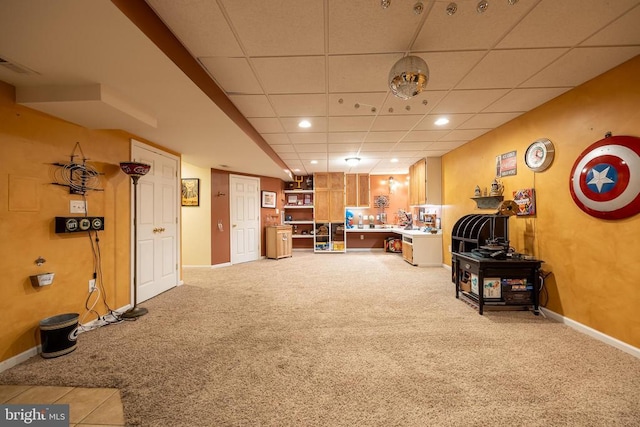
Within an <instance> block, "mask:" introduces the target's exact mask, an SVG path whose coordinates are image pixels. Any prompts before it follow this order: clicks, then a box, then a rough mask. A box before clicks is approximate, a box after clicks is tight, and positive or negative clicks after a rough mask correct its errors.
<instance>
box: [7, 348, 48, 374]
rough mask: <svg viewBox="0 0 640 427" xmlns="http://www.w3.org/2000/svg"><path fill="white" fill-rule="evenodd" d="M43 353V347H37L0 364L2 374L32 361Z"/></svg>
mask: <svg viewBox="0 0 640 427" xmlns="http://www.w3.org/2000/svg"><path fill="white" fill-rule="evenodd" d="M41 351H42V347H41V346H40V345H37V346H35V347H31V348H30V349H29V350H27V351H23V352H22V353H20V354H18V355H16V356H13V357H11V358H9V359H7V360H3V361H2V362H0V372H3V371H6V370H7V369H11V368H13V367H14V366H18V365H19V364H21V363H22V362H24V361H26V360H29V359H31V358H32V357H33V356H37V355H38V354H40V352H41Z"/></svg>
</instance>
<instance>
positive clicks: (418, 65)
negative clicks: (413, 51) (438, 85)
mask: <svg viewBox="0 0 640 427" xmlns="http://www.w3.org/2000/svg"><path fill="white" fill-rule="evenodd" d="M428 81H429V67H428V66H427V63H426V62H425V61H424V60H423V59H422V58H420V57H418V56H411V55H410V56H405V57H404V58H401V59H400V60H399V61H398V62H396V63H395V64H393V67H391V71H389V88H390V89H391V92H393V94H394V95H395V96H397V97H398V98H401V99H405V100H407V99H410V98H412V97H414V96H416V95H418V94H419V93H420V92H422V91H424V90H425V89H426V88H427V82H428Z"/></svg>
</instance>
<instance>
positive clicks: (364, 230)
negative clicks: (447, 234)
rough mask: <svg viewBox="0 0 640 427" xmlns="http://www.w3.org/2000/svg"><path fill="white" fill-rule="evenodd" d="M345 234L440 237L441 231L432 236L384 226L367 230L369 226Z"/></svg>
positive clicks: (352, 229) (419, 230)
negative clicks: (393, 234)
mask: <svg viewBox="0 0 640 427" xmlns="http://www.w3.org/2000/svg"><path fill="white" fill-rule="evenodd" d="M346 231H347V233H397V234H403V235H405V236H433V237H436V236H442V230H438V233H437V234H432V233H429V232H425V231H422V229H414V230H405V229H404V227H402V226H396V227H389V226H386V227H384V228H382V227H377V228H369V226H368V225H367V226H365V227H364V228H358V226H354V227H353V228H347V229H346Z"/></svg>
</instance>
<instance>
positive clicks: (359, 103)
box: [329, 92, 387, 116]
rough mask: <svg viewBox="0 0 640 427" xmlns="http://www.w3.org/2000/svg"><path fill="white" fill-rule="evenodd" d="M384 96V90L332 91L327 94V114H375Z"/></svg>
mask: <svg viewBox="0 0 640 427" xmlns="http://www.w3.org/2000/svg"><path fill="white" fill-rule="evenodd" d="M386 96H387V94H386V93H385V92H373V93H366V92H363V93H332V94H329V115H330V116H366V115H375V114H377V112H378V111H379V110H380V108H381V107H382V103H383V102H384V99H385V97H386ZM372 108H375V110H376V111H372Z"/></svg>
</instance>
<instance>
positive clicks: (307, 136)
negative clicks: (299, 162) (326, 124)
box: [289, 132, 327, 144]
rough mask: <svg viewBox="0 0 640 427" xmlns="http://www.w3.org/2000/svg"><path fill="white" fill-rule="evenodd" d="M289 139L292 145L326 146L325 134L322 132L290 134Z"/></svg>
mask: <svg viewBox="0 0 640 427" xmlns="http://www.w3.org/2000/svg"><path fill="white" fill-rule="evenodd" d="M289 139H290V140H291V143H293V144H326V142H327V134H326V133H324V132H314V133H290V134H289Z"/></svg>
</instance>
